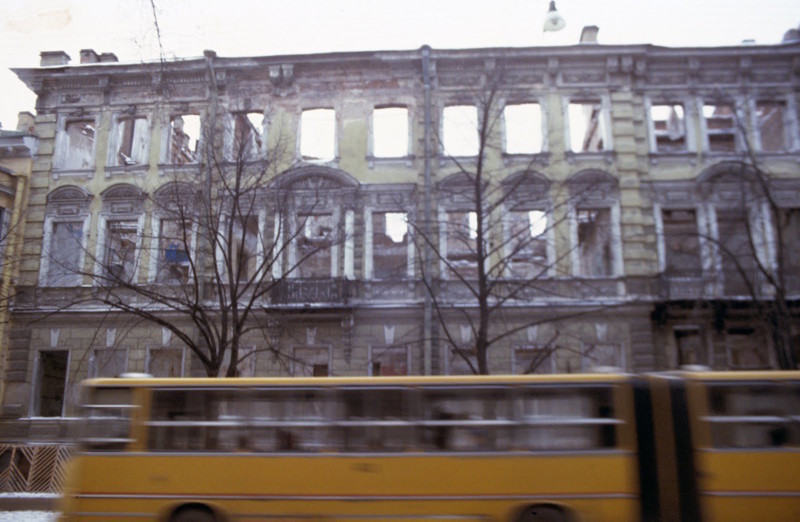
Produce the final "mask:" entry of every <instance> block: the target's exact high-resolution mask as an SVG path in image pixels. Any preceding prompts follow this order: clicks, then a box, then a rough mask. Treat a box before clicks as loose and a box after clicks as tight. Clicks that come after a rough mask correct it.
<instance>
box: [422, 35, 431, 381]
mask: <svg viewBox="0 0 800 522" xmlns="http://www.w3.org/2000/svg"><path fill="white" fill-rule="evenodd" d="M421 50H422V85H423V89H424V90H425V195H424V201H425V207H424V211H425V221H424V222H423V225H422V226H423V230H424V232H423V233H424V234H425V240H424V241H423V243H424V253H423V257H422V262H423V277H424V278H425V287H426V291H425V305H424V306H425V308H424V311H423V322H422V329H423V333H422V335H423V351H424V355H425V375H431V373H433V357H432V351H433V350H432V339H431V337H432V318H433V299H432V297H431V292H430V291H428V290H427V289H432V286H431V266H432V263H431V247H430V244H429V242H430V238H431V237H432V236H431V74H430V54H431V48H430V46H428V45H423V46H422V49H421Z"/></svg>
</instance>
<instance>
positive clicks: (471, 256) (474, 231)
mask: <svg viewBox="0 0 800 522" xmlns="http://www.w3.org/2000/svg"><path fill="white" fill-rule="evenodd" d="M445 235H446V241H447V261H448V264H449V265H450V270H451V271H453V272H455V273H456V274H458V275H460V276H461V277H463V278H466V279H476V278H477V277H478V271H477V270H478V250H477V249H478V242H477V237H478V215H477V213H476V212H448V213H447V224H446V231H445Z"/></svg>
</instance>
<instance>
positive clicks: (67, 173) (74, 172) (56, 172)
mask: <svg viewBox="0 0 800 522" xmlns="http://www.w3.org/2000/svg"><path fill="white" fill-rule="evenodd" d="M62 177H63V178H81V177H85V178H87V179H91V178H93V177H94V167H90V168H86V169H59V168H53V179H54V180H55V179H58V178H62Z"/></svg>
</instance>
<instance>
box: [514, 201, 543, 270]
mask: <svg viewBox="0 0 800 522" xmlns="http://www.w3.org/2000/svg"><path fill="white" fill-rule="evenodd" d="M507 226H508V229H509V231H508V233H509V238H508V244H507V246H506V251H507V252H509V255H510V259H509V261H510V264H509V268H510V270H511V277H513V278H515V279H533V278H536V277H541V276H542V275H543V274H544V273H545V272H546V270H547V234H546V231H547V214H546V213H545V212H544V211H543V210H523V211H512V212H509V213H508V222H507Z"/></svg>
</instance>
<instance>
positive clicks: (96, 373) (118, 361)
mask: <svg viewBox="0 0 800 522" xmlns="http://www.w3.org/2000/svg"><path fill="white" fill-rule="evenodd" d="M127 364H128V351H127V350H121V349H111V348H103V349H96V350H93V351H92V357H91V360H90V361H89V369H90V375H91V376H92V377H119V376H120V375H122V374H123V373H125V368H126V367H127Z"/></svg>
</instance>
